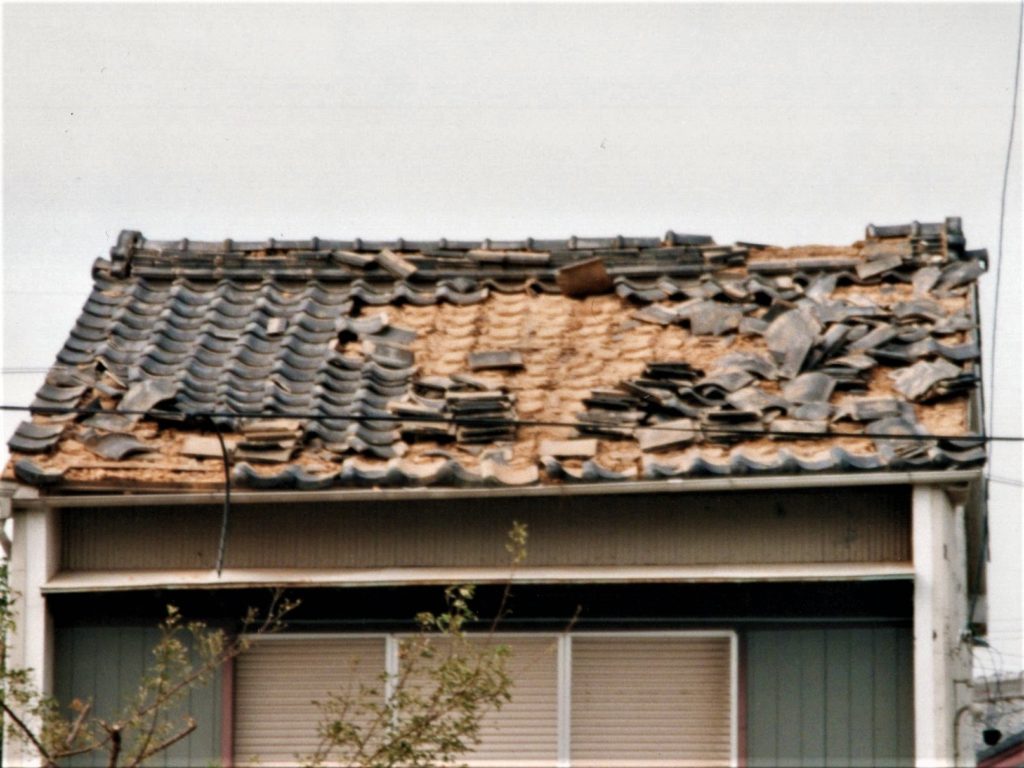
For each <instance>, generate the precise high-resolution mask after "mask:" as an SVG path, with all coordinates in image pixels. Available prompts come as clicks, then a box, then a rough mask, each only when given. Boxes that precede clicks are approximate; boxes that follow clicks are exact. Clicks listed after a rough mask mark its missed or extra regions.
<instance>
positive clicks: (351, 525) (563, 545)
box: [62, 488, 910, 571]
mask: <svg viewBox="0 0 1024 768" xmlns="http://www.w3.org/2000/svg"><path fill="white" fill-rule="evenodd" d="M220 518H221V510H220V508H219V507H187V508H181V509H173V510H172V509H167V508H151V509H146V508H116V509H68V510H65V511H64V512H63V515H62V526H63V537H62V568H63V569H64V570H69V571H94V570H139V569H209V568H211V567H212V566H213V564H214V561H215V559H216V550H217V537H218V532H219V528H220ZM513 520H519V521H521V522H525V523H527V524H528V525H529V528H530V557H529V561H528V564H529V565H530V566H585V565H586V566H633V565H636V566H640V565H710V564H748V563H749V564H770V563H869V562H908V561H909V559H910V533H909V503H908V501H907V499H906V494H905V492H904V489H900V488H895V489H892V488H843V489H835V490H830V489H814V490H808V491H796V492H777V493H765V492H762V493H739V492H737V493H723V494H656V495H640V496H605V497H600V496H594V497H572V498H554V499H551V498H523V499H490V500H482V499H478V500H457V501H455V500H453V501H449V502H439V501H423V502H417V503H394V502H385V503H380V504H371V503H366V502H359V503H350V504H335V505H332V506H324V505H311V504H306V505H290V506H287V507H270V506H259V505H239V506H236V507H235V508H234V509H233V510H232V517H231V527H230V536H229V541H228V547H227V558H226V562H225V566H226V567H227V568H300V567H301V568H388V567H398V566H405V567H415V566H421V567H495V566H497V567H501V566H504V565H506V564H507V562H508V555H507V553H506V551H505V549H504V543H505V533H506V531H507V530H508V529H509V527H510V526H511V523H512V521H513Z"/></svg>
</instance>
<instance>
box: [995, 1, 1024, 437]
mask: <svg viewBox="0 0 1024 768" xmlns="http://www.w3.org/2000/svg"><path fill="white" fill-rule="evenodd" d="M1019 5H1020V18H1018V20H1017V54H1016V58H1015V60H1014V65H1013V98H1012V108H1011V110H1010V135H1009V137H1008V138H1007V140H1006V160H1005V162H1004V163H1003V185H1002V190H1001V192H1000V197H999V246H998V248H997V250H996V268H995V273H996V284H995V297H994V298H993V301H992V351H991V353H990V355H989V359H990V361H991V365H990V366H989V376H988V379H989V392H990V394H991V397H990V398H989V400H990V405H989V409H988V429H987V430H986V432H991V431H992V424H993V423H994V418H995V410H996V408H995V405H996V398H995V392H996V389H995V386H996V377H995V367H996V343H997V341H998V339H999V333H998V329H999V293H1000V290H999V289H1000V286H1001V282H1002V280H1001V278H1002V267H1003V240H1004V236H1005V230H1006V195H1007V189H1008V187H1009V182H1010V163H1011V159H1012V158H1013V136H1014V133H1016V126H1017V91H1018V90H1019V88H1020V57H1021V43H1022V40H1024V0H1021V2H1020V4H1019Z"/></svg>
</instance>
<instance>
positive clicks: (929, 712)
mask: <svg viewBox="0 0 1024 768" xmlns="http://www.w3.org/2000/svg"><path fill="white" fill-rule="evenodd" d="M965 542H966V538H965V530H964V510H963V507H962V506H960V505H954V504H953V503H952V502H951V501H950V499H949V498H948V497H947V496H946V494H945V493H944V492H943V490H942V489H941V488H939V487H936V486H915V487H914V492H913V548H914V750H915V756H916V762H917V764H918V765H919V766H935V767H936V768H938V767H939V766H941V767H942V768H947V767H948V766H951V765H958V766H962V765H974V757H973V737H972V735H971V733H972V731H971V717H970V714H969V713H967V712H964V713H963V716H960V717H958V715H959V714H960V709H961V707H963V706H966V705H967V704H969V702H970V687H969V683H970V675H971V654H970V644H969V641H968V639H967V638H966V637H965V636H964V635H963V633H964V630H965V629H966V626H967V552H966V544H965ZM957 730H958V731H959V733H954V731H957ZM955 753H959V754H955Z"/></svg>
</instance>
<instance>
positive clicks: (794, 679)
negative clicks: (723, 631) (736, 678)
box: [746, 627, 914, 767]
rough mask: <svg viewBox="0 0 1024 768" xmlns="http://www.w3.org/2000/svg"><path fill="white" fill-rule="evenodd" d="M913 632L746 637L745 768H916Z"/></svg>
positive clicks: (807, 631)
mask: <svg viewBox="0 0 1024 768" xmlns="http://www.w3.org/2000/svg"><path fill="white" fill-rule="evenodd" d="M912 649H913V639H912V635H911V630H910V629H909V628H896V627H875V628H857V629H785V630H756V631H751V632H748V633H746V697H747V707H746V710H747V755H748V765H750V766H752V767H754V766H803V765H806V766H842V765H910V764H912V762H913V754H914V709H913V707H914V694H913V657H912Z"/></svg>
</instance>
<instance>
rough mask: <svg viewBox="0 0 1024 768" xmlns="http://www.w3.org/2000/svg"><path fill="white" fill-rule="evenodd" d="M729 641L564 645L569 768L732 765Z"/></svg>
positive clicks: (630, 639) (628, 639)
mask: <svg viewBox="0 0 1024 768" xmlns="http://www.w3.org/2000/svg"><path fill="white" fill-rule="evenodd" d="M731 658H732V652H731V638H729V637H727V636H718V637H715V636H711V637H685V636H654V637H639V636H622V637H615V636H601V637H587V636H586V635H577V636H575V637H573V639H572V705H571V706H572V710H571V713H572V714H571V723H572V726H571V733H570V744H571V755H572V765H573V766H581V767H582V766H595V767H596V766H602V768H603V767H606V766H607V767H609V768H610V767H611V766H636V768H641V767H642V768H655V766H698V765H699V766H706V765H716V764H717V765H727V764H728V763H729V762H730V760H731V759H732V706H731V703H732V702H731V700H732V691H731V688H732V685H731V677H732V676H731V673H730V670H731Z"/></svg>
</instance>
